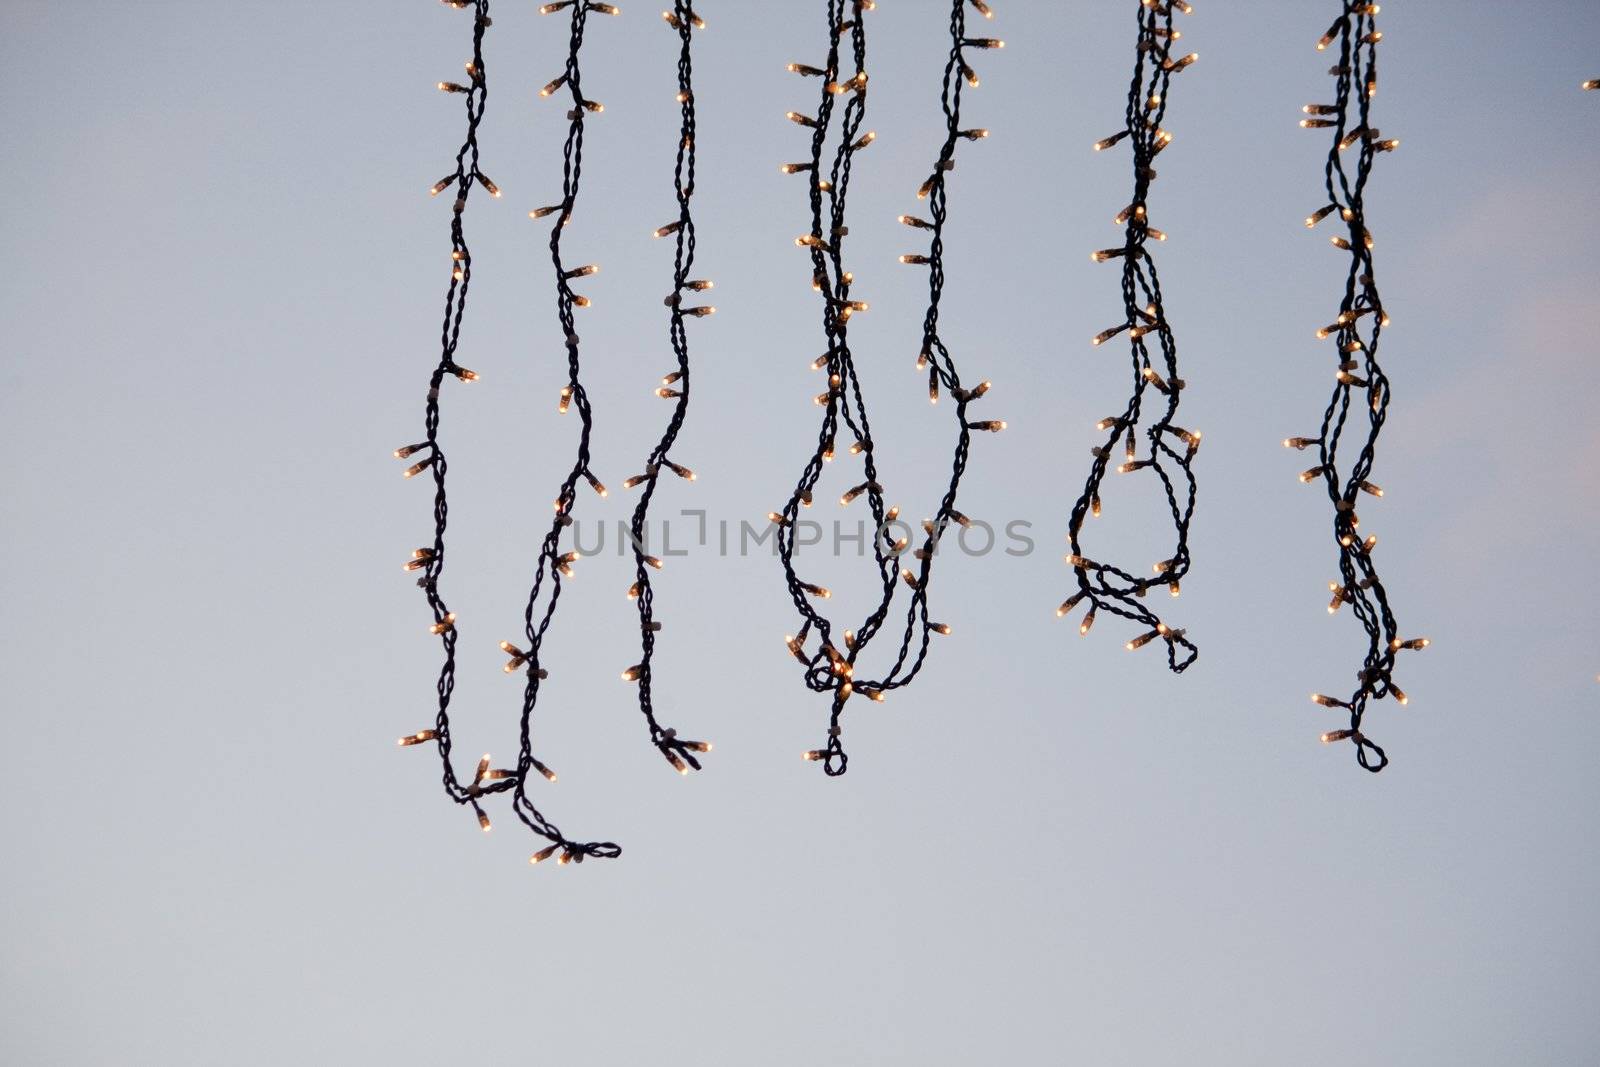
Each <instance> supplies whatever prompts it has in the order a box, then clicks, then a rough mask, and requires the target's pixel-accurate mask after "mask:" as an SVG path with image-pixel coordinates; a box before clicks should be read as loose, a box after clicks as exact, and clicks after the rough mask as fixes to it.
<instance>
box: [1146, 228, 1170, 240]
mask: <svg viewBox="0 0 1600 1067" xmlns="http://www.w3.org/2000/svg"><path fill="white" fill-rule="evenodd" d="M1145 233H1147V234H1149V235H1150V236H1151V237H1154V238H1155V239H1156V240H1158V241H1165V240H1166V239H1167V234H1166V231H1164V230H1158V229H1156V228H1155V227H1154V226H1151V227H1149V228H1148V229H1147V230H1145Z"/></svg>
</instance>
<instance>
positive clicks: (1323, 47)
mask: <svg viewBox="0 0 1600 1067" xmlns="http://www.w3.org/2000/svg"><path fill="white" fill-rule="evenodd" d="M1343 28H1344V19H1343V18H1340V19H1338V20H1337V21H1335V22H1334V24H1333V25H1332V26H1329V27H1328V32H1327V33H1325V34H1323V35H1322V39H1321V40H1319V41H1318V42H1317V51H1319V52H1326V51H1327V50H1328V46H1329V45H1330V44H1332V43H1333V39H1334V38H1335V37H1337V36H1339V31H1340V30H1341V29H1343Z"/></svg>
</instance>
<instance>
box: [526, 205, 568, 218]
mask: <svg viewBox="0 0 1600 1067" xmlns="http://www.w3.org/2000/svg"><path fill="white" fill-rule="evenodd" d="M560 210H561V205H560V204H552V205H550V206H549V207H536V208H534V209H533V210H532V211H530V212H528V217H529V218H530V219H542V218H544V217H545V216H546V215H554V214H555V213H556V212H558V211H560Z"/></svg>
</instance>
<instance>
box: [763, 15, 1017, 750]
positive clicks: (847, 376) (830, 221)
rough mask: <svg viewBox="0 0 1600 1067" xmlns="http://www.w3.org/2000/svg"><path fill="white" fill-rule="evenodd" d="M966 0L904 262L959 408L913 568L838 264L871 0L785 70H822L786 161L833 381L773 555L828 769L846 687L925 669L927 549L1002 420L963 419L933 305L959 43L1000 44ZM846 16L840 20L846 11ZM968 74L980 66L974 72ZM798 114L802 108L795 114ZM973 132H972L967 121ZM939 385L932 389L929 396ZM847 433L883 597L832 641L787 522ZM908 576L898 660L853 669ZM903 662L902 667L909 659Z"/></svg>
mask: <svg viewBox="0 0 1600 1067" xmlns="http://www.w3.org/2000/svg"><path fill="white" fill-rule="evenodd" d="M966 2H967V0H953V2H952V3H951V9H950V54H949V58H948V60H947V61H946V64H945V69H944V79H943V85H942V89H941V93H940V106H941V108H942V110H943V112H944V115H945V125H946V135H945V140H944V143H943V145H942V146H941V148H940V152H939V157H938V161H937V162H936V164H935V166H934V169H933V173H932V175H931V177H930V178H929V179H928V181H927V182H926V183H925V184H924V185H923V188H922V190H921V192H920V193H919V196H922V197H925V198H926V199H927V200H928V203H929V214H930V215H931V220H921V222H922V225H921V227H920V228H923V229H927V230H929V231H931V241H930V247H929V251H928V253H927V255H926V256H925V257H908V259H907V261H908V262H918V263H925V264H926V265H927V266H928V269H929V291H928V309H927V312H926V314H925V316H924V319H923V343H922V359H921V360H920V361H919V365H926V366H927V369H928V372H929V381H930V389H931V390H937V388H938V387H939V386H940V385H942V386H943V387H944V388H945V389H946V390H948V391H949V392H950V394H951V395H952V396H953V397H954V398H955V402H956V403H955V408H956V417H957V421H958V423H959V426H960V432H959V436H958V438H957V441H956V445H955V449H954V454H953V457H952V462H951V474H950V480H949V483H948V485H947V487H946V489H945V493H944V496H943V499H942V501H941V502H940V505H939V511H938V513H937V516H936V517H935V518H934V519H932V520H930V521H929V522H928V523H927V524H926V527H925V530H926V533H927V537H926V539H925V540H924V541H923V543H922V546H921V548H920V549H919V550H918V551H917V552H915V553H914V558H915V559H916V560H917V562H918V566H917V567H916V568H915V570H913V569H912V568H910V567H907V568H905V569H904V570H902V569H901V556H902V553H903V550H904V549H905V548H906V547H908V545H907V544H906V543H905V542H906V541H907V540H908V539H901V538H896V536H895V527H894V525H892V524H891V513H890V512H889V511H887V510H886V509H885V507H884V501H883V487H882V485H881V484H880V481H879V478H878V471H877V465H876V460H875V457H874V450H873V445H874V441H873V437H872V431H871V425H870V423H869V421H868V419H867V410H866V402H865V399H864V397H863V395H862V391H861V383H860V380H859V379H858V377H857V375H856V367H855V360H854V356H853V353H852V352H851V349H850V343H849V337H848V326H849V319H850V316H851V314H852V313H853V312H854V311H856V310H859V308H858V306H857V304H856V303H855V302H854V301H853V300H852V298H851V295H850V285H851V278H850V276H849V274H848V273H847V272H846V271H845V269H844V264H843V247H844V238H845V236H846V234H847V232H848V229H847V227H846V225H845V218H846V212H845V206H846V200H847V196H848V193H849V186H850V174H851V165H852V162H853V160H854V156H855V154H856V152H858V151H860V150H861V149H863V148H865V147H866V146H867V144H869V143H870V142H871V135H870V134H869V135H867V136H866V137H862V135H861V133H860V129H861V123H862V120H863V118H864V117H865V113H866V101H867V76H866V31H865V27H864V25H863V21H862V14H863V10H864V9H865V8H866V7H867V6H868V5H867V4H864V3H863V0H828V3H827V14H828V40H829V45H828V54H827V60H826V63H825V65H824V66H823V67H821V68H816V67H803V66H800V65H798V64H797V65H794V66H792V67H791V69H793V70H796V71H797V72H798V73H802V74H814V75H816V76H819V77H821V78H822V79H823V89H822V93H821V98H820V102H819V104H818V110H817V114H816V116H815V119H814V120H810V121H808V122H805V123H804V124H806V125H810V126H811V128H812V137H811V157H810V160H809V162H807V163H804V164H797V165H792V166H791V167H790V168H788V169H791V170H794V171H797V172H800V173H804V174H805V175H807V180H808V183H809V185H810V202H811V230H810V233H809V234H808V235H806V236H805V237H802V238H800V239H799V243H802V244H803V245H806V246H808V247H809V250H810V253H811V260H812V277H813V282H814V285H815V287H816V288H817V290H818V291H819V292H820V293H821V294H822V297H823V305H822V327H823V333H824V335H825V337H826V339H827V345H828V347H827V352H826V354H825V357H824V359H821V360H819V361H818V362H819V363H823V364H825V366H826V368H827V371H828V374H829V389H828V392H827V394H826V396H825V397H824V398H821V399H822V401H823V403H824V406H825V408H826V412H825V414H824V416H823V420H822V428H821V430H820V432H819V433H818V437H817V446H816V449H815V450H814V451H813V453H812V456H811V458H810V460H809V462H808V463H807V464H806V467H805V469H804V471H803V472H802V473H801V476H800V480H799V482H798V483H797V484H796V486H795V489H794V492H793V493H792V494H791V495H790V497H789V500H788V503H787V504H786V505H785V507H784V510H783V512H782V513H781V514H780V515H778V516H777V517H776V518H777V524H778V531H777V541H778V554H779V558H780V559H781V561H782V563H783V570H784V577H785V579H786V582H787V584H788V589H789V596H790V599H791V600H792V601H793V602H794V605H795V608H796V610H798V611H799V612H800V614H801V616H802V619H803V622H802V626H801V630H800V633H799V634H798V635H797V636H796V637H795V638H793V639H791V642H790V650H791V652H793V654H794V655H795V657H796V658H797V659H799V660H800V662H801V663H802V664H804V666H805V674H804V677H805V683H806V685H807V687H808V688H810V689H811V690H812V691H814V692H818V693H824V692H831V693H832V694H833V696H832V707H831V712H830V716H829V726H828V741H827V744H826V746H825V747H824V748H821V749H817V750H815V751H812V752H809V753H807V754H806V755H807V757H808V758H810V759H815V760H820V761H821V762H822V763H823V768H824V770H825V771H826V772H827V773H828V774H829V775H830V776H836V775H840V774H843V773H844V772H845V771H846V769H847V767H848V764H849V759H848V757H847V756H846V754H845V751H844V747H843V744H842V742H841V740H840V737H841V733H842V726H841V717H842V714H843V711H844V705H845V701H846V700H847V699H848V698H849V697H850V696H851V695H852V694H854V693H861V694H862V695H865V696H868V697H870V698H872V699H882V698H883V695H884V694H885V693H887V692H889V691H891V690H894V689H898V688H901V687H903V686H906V685H909V684H910V683H911V681H912V680H913V679H914V678H915V677H916V676H917V674H918V673H919V672H920V671H921V669H922V664H923V662H924V660H925V658H926V656H927V652H928V644H929V635H930V633H932V632H943V630H944V629H945V628H944V627H943V626H942V625H941V624H937V623H930V622H929V619H928V608H927V595H928V593H927V590H928V582H929V578H930V576H931V574H932V569H933V560H934V557H935V549H936V547H937V543H938V538H939V535H940V534H942V532H943V531H944V530H945V529H946V527H947V526H948V524H949V523H950V522H951V521H958V522H959V521H965V516H961V515H960V513H959V512H957V511H956V510H955V502H956V493H957V490H958V488H959V487H960V483H961V477H962V474H963V472H964V471H965V469H966V464H967V454H968V449H969V446H970V441H971V434H972V431H973V430H986V429H1000V428H1002V427H1003V425H1004V424H1003V423H1000V422H982V423H970V422H968V421H967V417H966V413H967V406H968V404H969V403H970V402H971V401H972V400H975V399H976V398H977V397H978V396H980V395H982V392H983V391H984V389H986V388H987V386H986V385H985V386H984V387H982V388H980V389H975V390H971V391H968V390H965V389H963V388H962V386H961V380H960V378H959V376H958V375H957V373H956V367H955V361H954V359H953V358H952V357H951V355H950V352H949V350H948V349H947V348H946V347H945V344H944V342H943V340H942V339H941V338H940V336H939V330H938V324H939V303H940V299H941V297H942V294H943V290H944V239H943V236H944V223H945V217H946V199H945V179H946V174H947V172H948V170H949V169H950V167H951V166H953V163H954V154H955V146H956V142H957V141H958V140H959V139H961V138H962V137H963V136H968V135H969V134H968V132H964V131H962V130H961V128H960V115H961V87H962V77H963V76H964V75H967V74H970V73H971V67H970V66H969V65H968V64H967V62H966V60H965V56H964V51H965V49H967V48H983V47H989V46H991V45H998V42H991V41H989V40H988V39H969V38H967V37H966V26H965V9H964V3H966ZM847 10H848V13H849V14H850V16H851V17H850V18H848V19H847V18H846V17H845V15H846V13H847ZM846 35H848V37H849V48H850V59H851V62H852V63H853V64H854V71H853V72H852V73H851V74H850V76H849V77H845V78H841V74H842V72H841V70H840V58H841V55H840V53H841V46H842V42H843V41H844V39H845V37H846ZM972 77H973V84H976V75H972ZM841 96H842V97H844V98H845V99H844V106H843V108H842V113H841V114H840V116H839V133H838V143H837V145H836V147H835V149H834V152H833V156H832V161H831V164H830V165H829V168H828V172H827V178H826V179H825V183H824V181H819V178H821V176H822V173H823V159H824V155H825V150H826V145H827V141H828V136H829V133H830V132H831V131H832V128H833V120H834V111H835V108H836V101H837V99H838V98H839V97H841ZM801 118H802V119H805V118H806V117H805V116H801ZM970 132H971V133H972V134H978V133H979V132H980V131H970ZM935 395H936V394H935ZM841 421H842V422H843V425H844V429H845V430H846V431H848V433H849V434H850V435H851V437H852V438H853V440H854V447H855V449H856V450H857V451H858V452H859V454H860V455H861V457H862V461H863V475H864V479H865V480H864V481H863V482H862V483H861V484H860V485H859V486H857V487H855V489H853V490H852V491H851V493H849V494H847V498H853V497H859V496H865V498H866V501H867V506H868V508H869V509H870V511H871V513H872V517H873V521H874V534H873V556H874V559H875V561H876V563H877V567H878V574H879V581H880V585H881V595H880V599H879V602H878V605H877V607H876V608H875V609H874V610H873V612H872V613H871V614H870V615H869V616H868V617H867V618H866V620H865V621H864V622H863V623H862V624H861V626H860V628H859V629H858V630H856V631H855V632H854V633H853V634H851V633H850V632H849V631H846V634H845V637H846V640H845V641H844V642H843V643H842V647H841V646H840V645H836V644H835V642H834V637H833V623H832V621H831V620H829V619H828V618H827V617H826V616H824V615H823V614H822V613H820V612H819V611H818V610H817V609H816V608H815V607H814V606H813V604H812V600H811V598H813V597H816V598H821V599H826V598H827V593H826V591H825V590H824V589H823V587H821V586H817V585H815V584H813V583H810V582H807V581H803V580H802V579H801V578H800V577H799V576H798V575H797V574H796V572H795V567H794V551H795V548H796V544H795V539H794V536H793V534H794V529H795V522H796V520H797V519H798V517H799V512H800V508H801V507H802V506H805V505H807V504H809V503H810V501H811V496H812V492H813V490H814V489H815V487H816V485H817V482H818V481H819V479H820V478H821V476H822V470H823V466H824V464H825V463H826V462H827V461H828V459H829V458H830V457H831V456H832V452H833V446H834V443H835V440H836V438H837V436H838V434H839V431H840V423H841ZM902 580H904V581H905V582H906V583H907V584H908V585H909V586H910V587H911V590H912V591H911V596H910V601H909V603H908V604H907V605H906V608H905V627H904V630H903V632H902V634H901V640H900V646H899V650H898V654H897V656H896V658H895V661H894V664H893V665H892V666H891V668H890V669H889V671H888V672H887V673H886V674H885V675H884V676H883V677H882V679H880V680H869V679H862V678H858V677H856V676H855V666H856V662H857V659H858V657H859V656H860V655H861V653H862V652H864V651H865V650H866V648H867V646H868V644H870V642H871V641H872V639H873V637H874V636H876V634H877V633H878V631H879V629H880V628H881V627H882V626H883V623H884V621H885V620H886V619H887V618H888V615H889V610H890V608H891V606H892V604H893V601H894V597H895V595H896V592H897V588H898V585H899V583H900V582H901V581H902ZM813 627H814V628H815V629H816V631H817V633H818V635H819V638H820V647H819V648H818V650H817V651H816V652H815V653H810V654H808V653H806V652H805V651H804V645H805V642H806V638H807V636H808V634H809V633H810V631H811V629H812V628H813ZM913 650H914V651H913ZM908 660H909V661H910V663H909V666H908V665H907V661H908Z"/></svg>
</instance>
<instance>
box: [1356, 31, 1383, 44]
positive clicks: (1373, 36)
mask: <svg viewBox="0 0 1600 1067" xmlns="http://www.w3.org/2000/svg"><path fill="white" fill-rule="evenodd" d="M1381 40H1383V31H1382V30H1373V31H1372V32H1371V33H1367V34H1363V35H1362V37H1361V43H1362V44H1377V43H1378V42H1379V41H1381Z"/></svg>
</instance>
